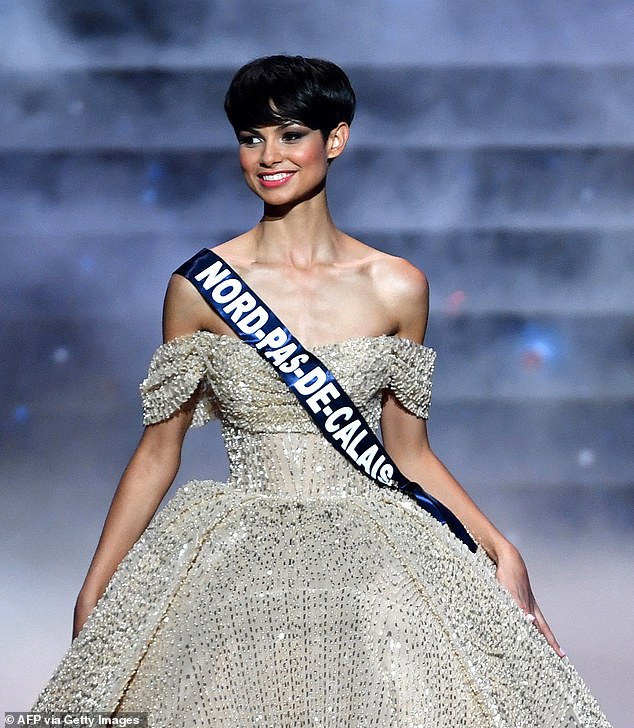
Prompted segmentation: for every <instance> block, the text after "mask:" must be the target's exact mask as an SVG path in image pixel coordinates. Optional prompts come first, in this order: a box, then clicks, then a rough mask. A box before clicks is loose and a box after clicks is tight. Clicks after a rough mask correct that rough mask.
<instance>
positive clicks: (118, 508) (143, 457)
mask: <svg viewBox="0 0 634 728" xmlns="http://www.w3.org/2000/svg"><path fill="white" fill-rule="evenodd" d="M193 412H194V403H193V401H190V403H188V405H186V406H185V407H183V408H182V409H181V411H179V412H178V414H176V415H175V416H174V417H172V418H170V419H169V420H164V421H163V422H159V423H157V424H154V425H149V426H147V427H146V428H145V431H144V432H143V435H142V437H141V440H140V442H139V444H138V446H137V448H136V450H135V451H134V454H133V455H132V458H131V459H130V462H129V464H128V466H127V467H126V469H125V471H124V473H123V475H122V477H121V480H120V481H119V485H118V486H117V489H116V491H115V494H114V496H113V499H112V503H111V505H110V509H109V510H108V514H107V516H106V520H105V523H104V526H103V529H102V532H101V536H100V538H99V543H98V544H97V549H96V551H95V555H94V556H93V558H92V561H91V563H90V566H89V568H88V573H87V574H86V578H85V580H84V583H83V585H82V587H81V590H80V592H79V595H78V597H77V602H76V604H75V612H74V618H73V639H75V637H76V636H77V635H78V634H79V631H80V630H81V628H82V627H83V625H84V623H85V621H86V619H87V618H88V615H89V614H90V612H91V611H92V610H93V608H94V606H95V604H96V603H97V601H98V600H99V598H100V597H101V595H102V594H103V592H104V590H105V588H106V586H107V585H108V582H109V581H110V578H111V577H112V575H113V574H114V572H115V570H116V568H117V566H118V565H119V563H120V562H121V560H122V559H123V557H124V556H125V555H126V554H127V552H128V551H129V550H130V549H131V548H132V546H133V545H134V544H135V542H136V541H137V540H138V539H139V537H140V536H141V534H142V533H143V532H144V531H145V529H146V527H147V525H148V524H149V522H150V520H151V519H152V516H153V515H154V514H155V512H156V510H157V509H158V507H159V505H160V503H161V501H162V500H163V497H164V496H165V494H166V493H167V491H168V490H169V487H170V485H171V484H172V482H173V481H174V478H175V477H176V473H177V472H178V468H179V466H180V458H181V448H182V444H183V440H184V437H185V433H186V431H187V428H188V427H189V424H190V422H191V419H192V417H193Z"/></svg>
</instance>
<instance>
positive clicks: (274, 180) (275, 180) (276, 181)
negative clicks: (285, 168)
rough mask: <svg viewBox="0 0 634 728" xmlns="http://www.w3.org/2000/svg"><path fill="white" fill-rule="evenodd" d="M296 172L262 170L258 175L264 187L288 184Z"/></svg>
mask: <svg viewBox="0 0 634 728" xmlns="http://www.w3.org/2000/svg"><path fill="white" fill-rule="evenodd" d="M294 174H295V172H261V173H260V174H259V175H258V177H259V179H260V184H261V185H262V187H281V186H282V185H284V184H286V183H287V182H288V181H289V180H290V179H292V177H293V176H294Z"/></svg>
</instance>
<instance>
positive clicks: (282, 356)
mask: <svg viewBox="0 0 634 728" xmlns="http://www.w3.org/2000/svg"><path fill="white" fill-rule="evenodd" d="M296 349H297V344H293V343H292V342H291V343H290V344H286V346H283V347H282V348H281V349H271V350H270V351H265V352H264V356H265V357H266V358H267V359H270V360H271V363H272V364H273V366H274V367H276V368H277V369H281V366H282V364H283V363H284V362H285V361H286V360H287V359H288V357H289V356H290V355H291V354H293V353H294V352H295V350H296ZM293 368H294V367H293Z"/></svg>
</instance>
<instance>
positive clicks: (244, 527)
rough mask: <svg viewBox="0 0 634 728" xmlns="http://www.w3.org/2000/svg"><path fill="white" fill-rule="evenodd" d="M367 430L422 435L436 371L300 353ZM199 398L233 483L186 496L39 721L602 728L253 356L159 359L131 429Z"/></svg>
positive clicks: (395, 501)
mask: <svg viewBox="0 0 634 728" xmlns="http://www.w3.org/2000/svg"><path fill="white" fill-rule="evenodd" d="M314 351H315V353H316V354H317V355H318V356H319V357H320V358H321V359H322V360H323V361H324V362H325V363H326V365H327V366H329V367H330V368H331V369H332V371H333V373H334V374H335V376H336V377H337V378H338V380H339V381H340V383H341V384H342V385H343V387H344V388H345V389H346V390H347V391H348V394H349V395H350V396H351V397H352V399H353V400H354V401H355V403H356V404H357V405H358V407H359V408H360V410H361V411H362V413H363V414H364V415H365V417H366V419H367V420H368V422H369V423H370V424H371V425H372V426H373V427H376V426H377V425H378V420H379V414H380V406H381V394H382V390H384V389H386V388H387V389H390V390H391V391H392V392H393V393H394V395H395V396H396V398H397V399H398V400H399V401H400V403H401V404H402V405H403V406H404V407H406V408H407V409H408V410H410V411H411V412H413V413H415V414H416V415H417V416H419V417H424V418H426V417H427V414H428V407H429V403H430V396H431V377H432V372H433V366H434V359H435V353H434V351H433V350H432V349H430V348H428V347H425V346H421V345H420V344H416V343H414V342H412V341H408V340H406V339H401V338H399V337H396V336H388V335H384V336H378V337H367V336H366V337H357V338H352V339H348V340H346V341H343V342H340V343H335V344H330V345H324V346H320V347H314ZM199 385H200V388H199V389H198V393H199V394H198V397H199V399H198V401H197V405H196V410H195V415H194V420H193V423H192V425H193V426H200V425H202V424H204V423H205V422H206V421H208V420H209V419H211V418H213V417H219V418H220V419H221V421H222V426H223V437H224V441H225V444H226V447H227V451H228V455H229V460H230V467H231V470H230V473H231V474H230V477H229V480H228V481H227V482H226V483H221V482H216V481H211V480H203V481H192V482H189V483H187V484H185V485H182V486H181V487H180V488H179V489H178V490H177V491H176V493H175V495H174V496H173V497H172V498H171V500H170V501H169V502H168V503H167V504H166V505H165V507H164V508H162V509H160V510H159V511H158V512H157V513H156V514H155V516H154V518H153V519H152V521H151V522H150V524H149V526H148V528H147V529H146V531H145V532H144V533H143V535H142V536H141V538H139V540H138V541H137V542H136V543H135V545H134V546H133V547H132V548H131V549H130V551H129V552H128V553H127V555H126V556H125V558H124V559H123V561H122V562H121V564H120V565H119V567H118V569H117V571H116V572H115V574H114V575H113V577H112V579H111V580H110V583H109V584H108V587H107V588H106V590H105V593H104V594H103V596H102V597H101V599H100V600H99V602H98V603H97V605H96V606H95V608H94V609H93V611H92V612H91V614H90V616H89V618H88V620H87V621H86V623H85V625H84V627H83V629H82V631H81V632H80V634H79V635H78V636H77V638H76V639H75V640H74V641H73V643H72V645H71V646H70V648H69V649H68V651H67V653H66V655H65V656H64V657H63V659H62V661H61V663H60V664H59V666H58V667H57V669H56V671H55V672H54V674H53V676H52V677H51V679H50V681H49V683H48V684H47V685H46V687H45V688H44V689H43V690H42V692H41V693H40V695H39V697H38V699H37V702H36V703H35V705H34V706H33V708H32V709H33V710H43V711H45V710H71V711H89V710H99V711H110V712H111V713H112V714H113V715H116V714H117V713H118V712H122V711H148V712H149V725H150V726H155V727H156V728H158V727H159V726H160V727H161V728H167V727H168V726H169V728H175V727H183V728H184V727H187V728H190V727H191V728H193V727H194V726H196V727H201V728H202V727H210V728H211V727H213V728H251V727H261V728H303V727H304V726H305V727H308V726H310V727H311V728H370V726H372V727H373V728H388V727H389V728H459V727H461V726H462V727H465V728H493V727H494V726H495V727H496V728H520V727H521V728H529V727H530V728H555V727H556V728H576V727H578V726H583V727H584V728H590V727H593V728H595V727H596V728H610V726H609V723H608V721H607V720H606V718H605V717H604V715H603V713H602V712H601V710H600V708H599V706H598V705H597V702H596V701H595V699H594V697H593V696H592V695H591V694H590V692H589V691H588V689H587V687H586V685H585V683H584V682H583V680H582V678H581V677H580V676H579V674H578V673H577V671H576V670H575V668H574V666H573V665H572V664H571V663H570V662H569V660H568V658H563V659H562V658H560V657H559V656H558V655H557V654H556V653H555V652H554V650H553V649H552V648H551V647H550V646H549V645H548V644H547V642H546V640H545V638H544V637H543V636H542V635H541V634H540V633H539V632H538V631H537V629H536V628H535V627H534V626H533V625H532V624H530V623H529V622H527V621H526V619H525V617H524V614H523V612H522V611H521V610H520V608H519V607H518V606H517V605H516V604H515V602H514V601H513V599H512V598H511V596H510V594H509V592H507V591H506V590H505V589H504V588H503V587H502V586H501V585H500V584H499V582H498V581H497V580H496V578H495V565H494V563H493V562H492V561H491V560H490V559H489V557H488V555H487V554H486V552H485V551H484V550H483V549H482V548H481V547H478V550H477V551H476V552H475V553H472V552H471V551H469V549H468V548H467V547H466V546H465V545H464V544H463V543H462V542H461V541H459V540H458V539H457V538H456V537H455V536H454V535H453V534H452V533H451V532H450V531H449V529H448V527H447V526H444V525H442V524H440V523H439V522H438V521H436V520H434V519H433V518H432V517H431V516H430V515H429V514H427V513H426V512H425V511H423V510H422V509H421V508H420V507H419V506H417V505H416V504H415V503H414V502H413V501H412V500H411V499H410V498H409V497H408V496H406V495H403V494H401V493H399V492H396V491H393V490H388V489H386V488H380V487H379V486H378V485H376V484H375V483H374V482H372V481H371V480H370V479H369V478H367V477H366V476H365V475H363V474H361V473H358V472H357V471H356V470H354V468H353V467H352V466H351V465H350V464H349V463H348V462H347V461H346V460H345V459H344V458H343V456H342V455H340V454H339V453H338V452H336V451H335V449H334V448H333V447H332V446H331V445H330V444H329V443H327V442H326V440H325V439H324V437H323V436H322V435H321V434H320V433H319V431H318V430H317V428H316V427H315V425H314V424H313V422H312V421H311V420H310V418H309V417H308V415H307V414H306V412H305V411H304V410H303V409H302V408H301V406H300V405H299V403H298V402H297V400H296V399H295V397H294V396H293V394H292V393H291V392H290V391H289V390H288V389H287V388H286V385H284V384H283V383H282V381H281V380H280V379H279V378H278V375H277V373H276V372H275V371H274V370H273V369H272V368H271V367H270V366H269V365H268V364H267V363H266V362H265V361H263V360H262V359H261V358H260V357H259V356H258V354H257V353H256V352H255V351H254V350H253V349H251V348H250V347H249V346H248V344H245V343H244V342H241V341H240V340H239V339H237V338H234V337H233V336H229V335H218V334H213V333H210V332H205V331H199V332H197V333H195V334H192V335H188V336H182V337H179V338H177V339H174V340H172V341H170V342H168V343H166V344H163V345H162V346H160V347H159V348H158V349H157V350H156V352H155V353H154V356H153V358H152V361H151V364H150V368H149V372H148V376H147V378H146V379H145V380H144V381H143V382H142V384H141V394H142V400H143V408H144V423H145V424H151V423H155V422H159V421H161V420H163V419H166V418H168V417H170V416H171V415H172V414H173V413H175V412H176V411H177V410H178V408H179V407H180V406H181V405H182V404H183V403H184V402H185V401H186V400H187V399H189V398H190V397H191V395H192V393H193V392H194V391H196V389H197V388H198V387H199Z"/></svg>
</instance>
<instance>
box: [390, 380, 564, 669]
mask: <svg viewBox="0 0 634 728" xmlns="http://www.w3.org/2000/svg"><path fill="white" fill-rule="evenodd" d="M381 434H382V437H383V443H384V445H385V448H386V450H387V451H388V452H389V454H390V455H391V456H392V458H393V459H394V462H395V463H396V465H397V466H398V468H399V470H401V472H402V473H403V474H404V475H405V476H406V477H407V478H409V479H410V480H413V481H414V482H416V483H419V484H421V485H422V487H423V488H424V489H425V490H426V491H427V492H428V493H430V494H431V495H433V496H434V497H435V498H437V499H438V500H439V501H440V502H441V503H443V504H444V505H446V506H447V507H448V508H449V509H450V510H451V511H453V513H454V514H455V515H456V517H457V518H458V519H459V520H460V521H461V522H462V523H463V524H464V525H465V526H466V527H467V529H468V530H469V532H470V533H471V535H472V536H473V537H474V539H475V540H476V541H477V542H478V543H479V544H480V545H481V546H482V548H483V549H484V550H485V551H486V552H487V554H488V555H489V556H490V558H491V559H492V560H493V561H494V562H495V564H496V577H497V579H498V581H499V582H500V583H501V584H502V585H503V586H504V587H505V588H506V589H507V590H508V591H509V592H510V594H511V596H512V597H513V599H514V600H515V601H516V603H517V604H518V605H519V606H520V608H521V609H522V610H523V611H524V612H525V613H526V614H527V615H533V616H534V617H535V620H534V624H535V626H536V627H537V629H539V631H540V632H542V634H543V635H544V637H546V639H547V640H548V643H549V644H550V645H551V646H552V647H553V649H554V650H555V651H556V652H557V653H558V654H559V655H560V656H561V657H563V656H564V655H565V654H566V653H565V652H564V651H563V650H562V649H561V647H560V646H559V643H558V642H557V640H556V639H555V635H554V634H553V632H552V630H551V629H550V627H549V626H548V623H547V622H546V619H545V618H544V615H543V614H542V611H541V609H540V608H539V605H538V604H537V601H536V599H535V596H534V594H533V590H532V588H531V584H530V580H529V577H528V570H527V568H526V564H525V563H524V559H523V558H522V556H521V554H520V552H519V551H518V549H517V548H516V547H515V546H514V545H513V544H512V543H511V542H510V541H509V540H508V539H507V538H506V537H505V536H504V535H503V534H502V533H501V531H499V530H498V529H497V528H496V527H495V526H494V525H493V523H491V521H490V520H489V519H488V518H487V517H486V516H485V515H484V513H483V512H482V511H481V510H480V509H479V508H478V506H477V505H476V504H475V502H474V501H473V500H472V499H471V497H470V496H469V494H468V493H467V492H466V491H465V490H464V488H463V487H462V486H461V485H460V483H458V481H457V480H456V479H455V478H454V477H453V475H452V474H451V473H450V472H449V470H448V469H447V468H446V467H445V465H444V464H443V463H442V462H441V461H440V459H439V458H438V457H437V456H436V454H435V453H434V452H433V450H432V449H431V447H430V445H429V440H428V437H427V424H426V422H425V420H424V419H421V418H419V417H416V415H413V414H412V413H411V412H408V411H407V410H406V409H405V408H404V407H402V405H401V404H400V403H399V402H398V401H397V400H396V398H395V397H394V395H393V394H392V393H391V392H389V391H386V393H385V396H384V405H383V411H382V415H381Z"/></svg>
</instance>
